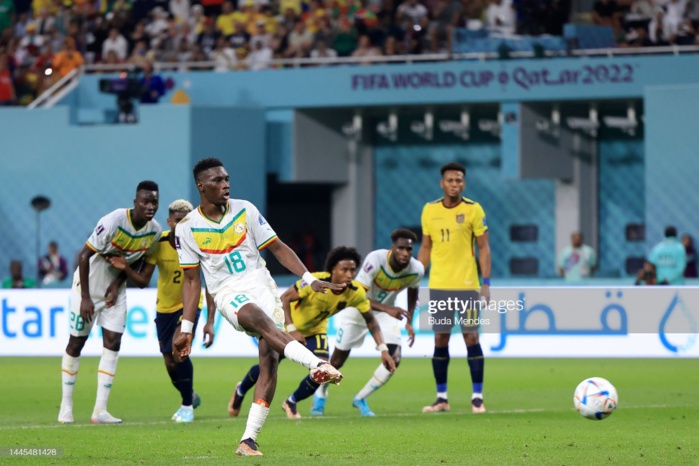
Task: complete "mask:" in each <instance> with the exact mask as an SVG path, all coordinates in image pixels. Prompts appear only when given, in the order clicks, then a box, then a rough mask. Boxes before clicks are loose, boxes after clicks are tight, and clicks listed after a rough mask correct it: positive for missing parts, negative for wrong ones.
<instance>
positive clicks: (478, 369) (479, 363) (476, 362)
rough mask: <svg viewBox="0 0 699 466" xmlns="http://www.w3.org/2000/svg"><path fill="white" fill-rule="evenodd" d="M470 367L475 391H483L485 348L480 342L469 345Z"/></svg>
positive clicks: (467, 348)
mask: <svg viewBox="0 0 699 466" xmlns="http://www.w3.org/2000/svg"><path fill="white" fill-rule="evenodd" d="M466 350H467V351H468V367H469V368H470V369H471V382H472V383H473V393H483V370H484V366H485V359H483V349H482V348H481V344H480V343H476V344H475V345H473V346H467V347H466Z"/></svg>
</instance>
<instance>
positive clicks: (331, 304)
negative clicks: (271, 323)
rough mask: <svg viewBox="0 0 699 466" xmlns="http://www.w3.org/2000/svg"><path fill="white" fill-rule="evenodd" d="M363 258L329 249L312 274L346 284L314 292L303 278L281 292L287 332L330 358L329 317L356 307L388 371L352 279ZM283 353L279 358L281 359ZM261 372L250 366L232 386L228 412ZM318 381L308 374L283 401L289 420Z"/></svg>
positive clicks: (362, 294)
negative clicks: (322, 269)
mask: <svg viewBox="0 0 699 466" xmlns="http://www.w3.org/2000/svg"><path fill="white" fill-rule="evenodd" d="M361 261H362V258H361V256H360V255H359V253H358V252H357V250H356V249H354V248H348V247H344V246H340V247H337V248H335V249H333V250H332V251H330V253H329V254H328V258H327V260H326V262H325V270H326V272H316V273H314V274H313V276H315V277H316V278H318V279H319V280H327V281H329V282H330V283H335V284H338V285H339V284H346V285H347V286H346V288H345V289H344V290H341V291H331V292H329V293H324V292H323V291H313V290H312V289H311V287H310V286H309V285H308V284H307V283H306V282H305V281H304V280H299V281H298V282H296V283H295V284H294V285H293V286H291V287H290V288H289V289H288V290H286V291H285V292H284V294H283V295H282V297H281V299H282V307H283V308H284V314H285V324H286V331H287V332H289V334H290V335H291V336H292V337H294V338H295V339H296V340H297V341H299V342H300V343H302V344H304V345H306V348H308V349H309V350H310V351H312V352H313V354H315V355H316V356H317V357H318V358H320V359H323V360H326V361H327V360H328V359H329V352H328V336H327V333H328V319H329V318H330V317H331V316H333V315H335V314H337V313H338V312H340V311H342V310H343V309H356V310H357V311H359V313H360V314H361V315H362V317H363V318H364V321H365V322H366V326H367V328H368V329H369V332H370V333H371V336H372V337H374V341H375V342H376V345H377V349H379V350H380V351H381V360H382V361H383V364H384V366H385V367H386V369H388V370H389V371H390V372H391V373H393V371H394V370H395V369H396V365H395V363H394V362H393V358H392V357H391V355H390V354H389V352H388V346H387V345H386V344H385V343H384V338H383V335H382V334H381V328H380V326H379V323H378V322H377V321H376V319H375V318H374V315H373V313H371V312H369V311H370V310H371V304H370V302H369V299H368V298H367V296H366V291H365V290H364V287H363V286H362V285H361V284H360V283H359V282H357V281H356V280H354V277H355V275H356V274H357V268H358V267H359V264H360V263H361ZM283 357H284V356H283V355H282V356H280V358H279V360H280V361H281V360H282V359H283ZM259 375H260V368H259V366H257V365H256V366H253V367H252V368H251V369H250V371H248V373H247V374H246V375H245V377H244V378H243V380H242V381H241V382H238V385H236V387H235V391H234V392H233V396H232V397H231V400H230V403H229V405H228V413H229V414H230V415H231V416H237V415H238V413H239V412H240V406H241V404H242V403H243V397H244V396H245V393H246V392H247V391H248V390H250V389H251V388H252V387H253V386H254V385H255V383H256V382H257V379H258V377H259ZM319 386H320V384H318V383H316V382H314V381H313V380H312V379H311V378H310V377H308V376H307V377H306V378H304V379H303V380H302V381H301V384H300V385H299V387H298V389H296V391H295V392H294V393H293V394H292V395H291V396H289V397H288V398H287V399H286V400H284V404H283V405H282V409H284V411H285V412H286V415H287V417H289V418H290V419H298V418H300V417H301V415H300V414H299V413H298V410H297V409H296V403H298V402H299V401H301V400H305V399H306V398H308V397H310V396H312V395H313V393H314V392H315V391H316V389H317V388H318V387H319Z"/></svg>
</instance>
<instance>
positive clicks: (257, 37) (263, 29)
mask: <svg viewBox="0 0 699 466" xmlns="http://www.w3.org/2000/svg"><path fill="white" fill-rule="evenodd" d="M258 42H261V43H262V45H263V46H264V47H263V48H269V46H270V45H272V35H271V34H270V33H269V32H267V23H266V22H265V21H264V20H259V21H257V30H256V31H255V34H253V35H252V36H251V37H250V48H251V49H252V50H255V49H256V45H257V43H258ZM270 52H271V49H270Z"/></svg>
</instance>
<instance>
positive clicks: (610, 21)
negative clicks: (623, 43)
mask: <svg viewBox="0 0 699 466" xmlns="http://www.w3.org/2000/svg"><path fill="white" fill-rule="evenodd" d="M620 14H621V11H620V9H619V6H618V5H617V3H616V1H615V0H597V1H596V2H595V4H594V5H593V7H592V20H593V21H594V23H595V24H597V25H599V26H610V27H612V28H613V29H614V33H615V35H616V34H618V32H619V16H620Z"/></svg>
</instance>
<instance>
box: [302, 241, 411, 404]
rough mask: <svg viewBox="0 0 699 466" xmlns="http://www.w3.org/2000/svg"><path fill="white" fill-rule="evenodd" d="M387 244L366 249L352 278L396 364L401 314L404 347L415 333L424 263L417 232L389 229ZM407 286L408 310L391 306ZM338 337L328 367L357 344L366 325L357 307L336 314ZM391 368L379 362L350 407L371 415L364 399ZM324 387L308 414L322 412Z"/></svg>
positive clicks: (337, 363) (338, 363)
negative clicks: (415, 255)
mask: <svg viewBox="0 0 699 466" xmlns="http://www.w3.org/2000/svg"><path fill="white" fill-rule="evenodd" d="M391 241H392V242H393V244H392V245H391V249H379V250H377V251H373V252H370V253H369V254H368V255H367V256H366V258H365V259H364V264H362V268H361V270H360V271H359V274H358V275H357V278H356V281H358V282H359V283H361V284H362V286H364V288H366V290H367V298H369V300H370V302H371V309H372V311H373V312H374V318H375V319H376V320H377V321H378V322H379V326H380V327H381V333H382V334H383V337H384V340H385V342H386V344H387V345H388V351H389V354H390V355H391V357H392V358H393V361H394V362H395V364H396V368H398V365H399V364H400V356H401V350H400V347H401V338H400V327H401V322H400V321H401V319H402V318H403V317H406V318H407V322H406V324H405V329H406V330H407V331H408V346H413V343H414V341H415V332H414V331H413V326H412V321H413V312H415V305H416V303H417V296H418V290H419V288H420V280H422V277H423V276H424V275H425V267H424V266H423V265H422V264H421V263H420V261H418V260H417V259H415V258H413V244H415V242H416V241H417V236H415V233H413V232H412V231H410V230H406V229H399V230H395V231H394V232H393V233H391ZM406 288H407V289H408V309H407V311H406V310H403V309H401V308H399V307H396V306H395V301H396V296H397V295H398V293H400V292H401V291H403V290H404V289H406ZM337 320H338V321H337V325H338V327H339V330H338V332H337V341H336V342H335V350H334V351H333V354H332V357H331V358H330V364H332V365H333V367H336V368H340V367H342V366H343V365H344V363H345V361H347V358H348V357H349V355H350V351H351V350H352V348H357V347H359V346H362V343H364V337H365V336H366V334H367V332H368V329H367V326H366V323H365V321H364V319H363V318H362V317H361V316H360V314H359V312H358V311H357V310H356V309H347V310H345V311H344V312H342V313H340V314H339V315H338V317H337ZM393 374H394V373H392V372H390V371H389V370H388V369H386V367H384V365H383V364H379V367H377V368H376V370H375V371H374V374H373V375H372V377H371V379H369V381H368V382H367V383H366V385H365V386H364V388H362V389H361V390H360V391H359V393H357V395H355V397H354V400H353V401H352V406H354V407H355V408H357V409H359V412H360V413H361V415H362V416H374V415H375V414H374V413H373V412H372V411H371V409H369V405H368V404H367V402H366V398H367V397H368V396H369V395H371V394H372V393H374V392H375V391H376V390H378V389H379V388H381V387H382V386H383V385H385V384H386V383H387V382H388V381H389V379H390V378H391V376H392V375H393ZM327 394H328V387H327V385H322V386H321V387H319V388H318V390H316V394H315V396H314V397H313V408H312V409H311V414H312V415H315V416H322V415H323V414H324V410H325V401H326V399H327Z"/></svg>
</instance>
